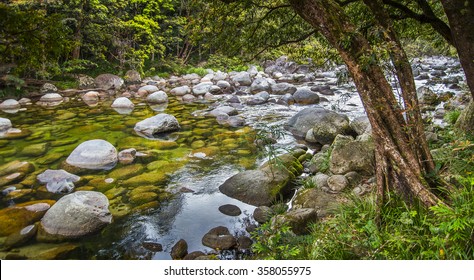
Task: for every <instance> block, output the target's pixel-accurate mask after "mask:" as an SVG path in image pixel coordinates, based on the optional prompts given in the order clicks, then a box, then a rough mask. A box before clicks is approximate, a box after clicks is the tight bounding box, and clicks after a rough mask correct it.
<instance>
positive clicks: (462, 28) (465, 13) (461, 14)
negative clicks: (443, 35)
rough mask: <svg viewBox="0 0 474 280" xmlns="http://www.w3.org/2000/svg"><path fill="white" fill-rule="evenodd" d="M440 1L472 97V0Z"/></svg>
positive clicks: (473, 90) (473, 3) (473, 24)
mask: <svg viewBox="0 0 474 280" xmlns="http://www.w3.org/2000/svg"><path fill="white" fill-rule="evenodd" d="M441 3H442V4H443V7H444V11H445V13H446V15H447V16H448V21H449V25H450V27H451V34H452V36H453V39H454V45H455V47H456V49H457V51H458V55H459V61H460V62H461V65H462V68H463V69H464V73H465V74H466V81H467V85H468V86H469V89H470V90H471V96H472V97H473V99H474V32H473V30H474V1H472V0H441Z"/></svg>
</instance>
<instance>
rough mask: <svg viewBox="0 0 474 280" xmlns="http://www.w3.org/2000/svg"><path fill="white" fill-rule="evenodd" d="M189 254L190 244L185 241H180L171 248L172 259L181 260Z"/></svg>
mask: <svg viewBox="0 0 474 280" xmlns="http://www.w3.org/2000/svg"><path fill="white" fill-rule="evenodd" d="M187 254H188V243H186V241H185V240H184V239H180V240H179V241H178V242H176V244H175V245H174V246H173V248H171V258H172V259H173V260H181V259H183V258H184V257H185V256H186V255H187Z"/></svg>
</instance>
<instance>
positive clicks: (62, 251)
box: [0, 243, 80, 260]
mask: <svg viewBox="0 0 474 280" xmlns="http://www.w3.org/2000/svg"><path fill="white" fill-rule="evenodd" d="M79 248H80V246H79V244H73V243H61V244H46V243H38V244H33V245H28V246H24V247H21V248H18V249H16V251H15V252H0V258H1V259H7V260H8V259H29V260H63V259H67V258H68V257H69V256H70V255H72V254H74V252H75V251H76V250H79Z"/></svg>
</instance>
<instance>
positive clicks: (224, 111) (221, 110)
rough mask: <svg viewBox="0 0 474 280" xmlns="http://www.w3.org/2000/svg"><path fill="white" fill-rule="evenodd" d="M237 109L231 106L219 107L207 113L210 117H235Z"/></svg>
mask: <svg viewBox="0 0 474 280" xmlns="http://www.w3.org/2000/svg"><path fill="white" fill-rule="evenodd" d="M237 113H238V112H237V109H235V108H234V107H231V106H219V107H217V108H216V109H214V110H212V111H211V112H209V114H210V115H211V116H214V117H217V116H218V115H221V114H227V115H229V116H235V115H237Z"/></svg>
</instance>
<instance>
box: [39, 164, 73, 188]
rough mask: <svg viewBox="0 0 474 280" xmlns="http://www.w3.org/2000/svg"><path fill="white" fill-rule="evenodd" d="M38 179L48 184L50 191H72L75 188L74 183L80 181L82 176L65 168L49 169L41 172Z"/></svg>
mask: <svg viewBox="0 0 474 280" xmlns="http://www.w3.org/2000/svg"><path fill="white" fill-rule="evenodd" d="M36 179H38V181H40V182H41V183H43V184H46V189H47V190H48V191H49V192H52V193H70V192H72V191H73V190H74V183H76V182H78V181H79V180H80V179H81V177H79V176H77V175H74V174H71V173H69V172H67V171H64V170H63V169H60V170H52V169H47V170H46V171H44V172H43V173H41V174H39V175H38V176H37V177H36Z"/></svg>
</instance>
